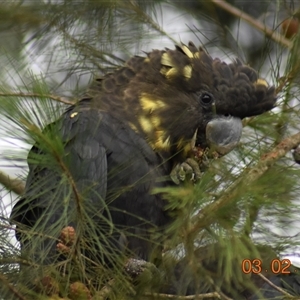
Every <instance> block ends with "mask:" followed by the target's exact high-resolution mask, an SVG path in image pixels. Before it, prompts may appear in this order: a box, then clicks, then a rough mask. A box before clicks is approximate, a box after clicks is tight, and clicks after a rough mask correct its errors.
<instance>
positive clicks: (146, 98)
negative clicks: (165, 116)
mask: <svg viewBox="0 0 300 300" xmlns="http://www.w3.org/2000/svg"><path fill="white" fill-rule="evenodd" d="M140 103H141V106H142V108H143V110H144V111H145V112H146V113H150V114H151V113H152V112H153V111H154V110H156V109H160V108H164V107H165V106H166V104H165V103H164V102H163V101H161V100H156V99H153V98H151V96H150V95H147V94H145V93H143V94H142V96H141V98H140Z"/></svg>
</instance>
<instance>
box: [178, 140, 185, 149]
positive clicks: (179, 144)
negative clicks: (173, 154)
mask: <svg viewBox="0 0 300 300" xmlns="http://www.w3.org/2000/svg"><path fill="white" fill-rule="evenodd" d="M185 144H186V142H185V140H184V139H183V138H181V139H179V141H178V142H177V149H178V150H180V149H182V148H183V147H184V145H185Z"/></svg>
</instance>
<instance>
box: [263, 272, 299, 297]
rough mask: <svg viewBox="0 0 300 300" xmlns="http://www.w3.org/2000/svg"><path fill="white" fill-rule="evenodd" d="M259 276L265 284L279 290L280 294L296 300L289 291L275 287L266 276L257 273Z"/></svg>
mask: <svg viewBox="0 0 300 300" xmlns="http://www.w3.org/2000/svg"><path fill="white" fill-rule="evenodd" d="M257 275H258V276H259V277H261V278H262V279H263V280H264V281H265V282H267V283H268V284H269V285H270V286H271V287H273V288H274V289H275V290H277V291H278V292H280V293H282V294H283V295H285V296H287V297H289V298H292V299H295V297H294V296H293V295H291V294H289V293H288V292H287V291H285V290H283V289H281V288H280V287H278V286H277V285H275V284H274V283H273V282H272V281H270V280H269V279H268V278H266V277H265V276H264V275H262V274H260V273H257Z"/></svg>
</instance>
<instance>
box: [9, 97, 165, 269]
mask: <svg viewBox="0 0 300 300" xmlns="http://www.w3.org/2000/svg"><path fill="white" fill-rule="evenodd" d="M48 132H49V135H47V133H48ZM50 133H51V134H50ZM45 136H47V138H48V139H49V136H50V138H52V139H57V140H58V141H59V140H60V141H62V143H61V144H59V142H58V143H57V145H56V144H55V143H54V144H55V145H56V146H53V147H52V148H51V143H47V140H46V141H44V142H43V143H40V144H36V145H35V146H34V147H33V148H32V150H31V151H30V154H29V157H28V161H29V175H28V179H27V183H26V189H25V194H24V196H23V197H22V198H21V199H20V200H19V202H18V203H17V204H16V205H15V206H14V208H13V210H12V215H11V219H12V221H13V222H14V223H17V225H18V226H17V234H16V235H17V238H18V239H19V240H20V241H21V246H22V251H23V250H24V251H25V250H26V249H27V248H28V249H35V250H33V258H34V260H35V261H40V262H43V263H50V262H52V261H53V260H54V258H53V256H57V255H58V254H57V251H56V245H57V242H58V241H57V238H58V237H59V235H60V232H61V230H62V229H63V228H64V227H66V226H73V227H74V228H75V230H76V233H77V232H78V233H80V234H81V235H82V236H84V239H85V241H87V242H85V245H86V246H87V248H89V251H90V252H93V253H89V254H88V256H89V257H92V258H94V256H101V257H102V258H103V257H106V256H107V255H106V254H105V252H106V253H108V254H111V252H112V249H113V250H114V251H117V250H118V249H120V246H123V245H120V243H121V244H122V243H124V240H125V243H126V244H128V245H127V247H128V248H129V250H131V251H133V252H134V253H135V254H136V255H137V256H140V257H142V258H148V256H149V253H150V250H151V247H150V245H149V234H148V232H147V230H148V229H149V228H150V227H153V226H160V225H163V224H165V223H166V222H167V220H168V218H167V217H166V216H165V213H164V210H163V207H164V203H163V200H162V199H161V197H160V195H152V194H150V190H152V189H153V188H154V187H156V186H157V187H159V186H162V185H163V183H161V182H160V180H158V179H159V178H161V176H162V175H163V172H162V169H161V168H159V167H158V166H159V165H160V163H161V162H160V159H159V157H158V156H157V155H156V154H155V153H154V152H153V151H152V149H151V148H150V147H149V145H148V144H147V143H146V142H145V140H144V139H142V138H141V137H140V136H139V135H138V134H136V133H135V132H134V131H133V130H132V129H131V128H130V127H129V126H128V125H125V124H124V123H122V122H121V121H118V120H116V119H114V118H113V117H112V116H111V115H110V114H108V113H106V112H103V111H100V110H98V109H95V108H92V107H91V105H90V103H89V102H88V101H82V102H81V103H80V104H79V105H78V106H75V107H71V108H70V109H69V110H68V111H67V112H66V113H65V114H64V115H63V117H62V118H61V120H60V121H58V122H56V123H54V124H51V125H49V126H48V127H47V128H46V129H45ZM52 144H53V143H52ZM49 145H50V146H49ZM41 236H42V237H43V238H42V239H41ZM124 236H125V239H124ZM82 241H83V240H81V242H82ZM89 241H90V242H89ZM91 241H93V242H91ZM91 243H93V246H92V247H90V246H91ZM83 244H84V243H83ZM41 250H43V251H41Z"/></svg>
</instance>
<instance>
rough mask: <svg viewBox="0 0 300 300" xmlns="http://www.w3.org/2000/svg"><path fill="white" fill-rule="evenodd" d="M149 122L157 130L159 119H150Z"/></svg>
mask: <svg viewBox="0 0 300 300" xmlns="http://www.w3.org/2000/svg"><path fill="white" fill-rule="evenodd" d="M151 122H152V124H153V126H154V127H155V128H158V127H159V125H160V118H159V117H151Z"/></svg>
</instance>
